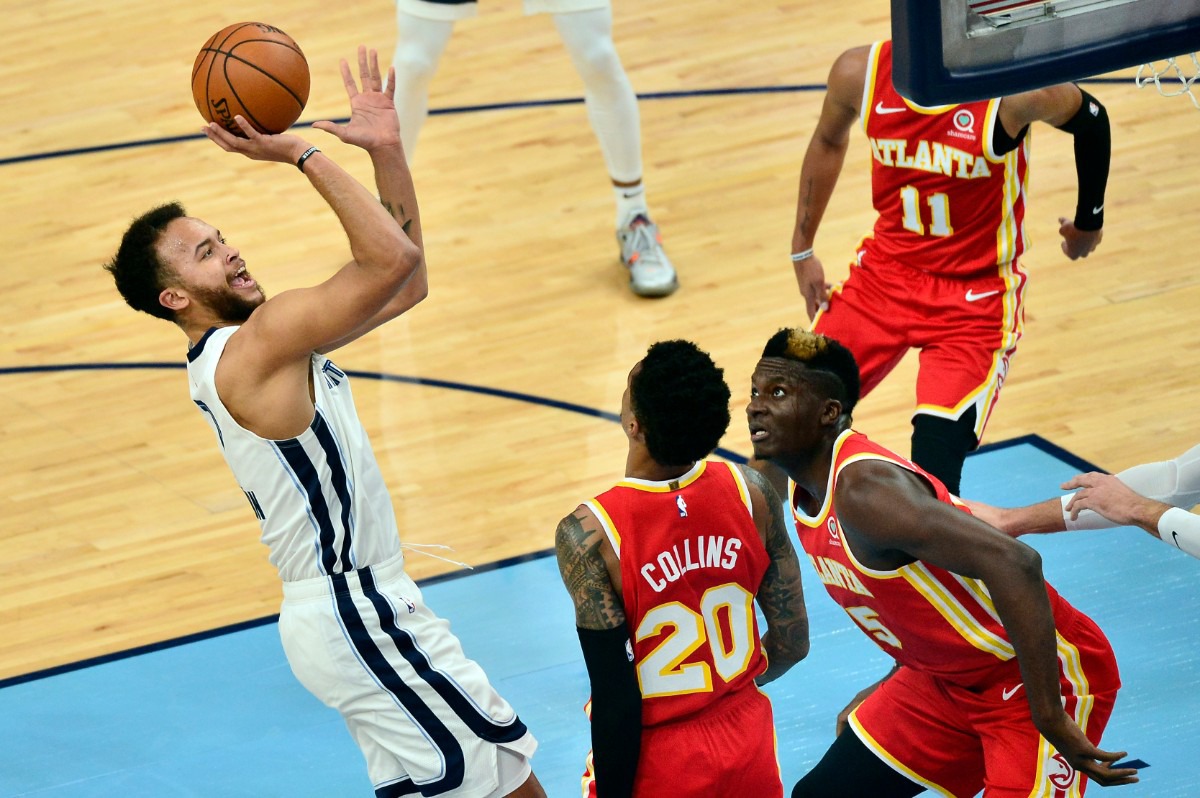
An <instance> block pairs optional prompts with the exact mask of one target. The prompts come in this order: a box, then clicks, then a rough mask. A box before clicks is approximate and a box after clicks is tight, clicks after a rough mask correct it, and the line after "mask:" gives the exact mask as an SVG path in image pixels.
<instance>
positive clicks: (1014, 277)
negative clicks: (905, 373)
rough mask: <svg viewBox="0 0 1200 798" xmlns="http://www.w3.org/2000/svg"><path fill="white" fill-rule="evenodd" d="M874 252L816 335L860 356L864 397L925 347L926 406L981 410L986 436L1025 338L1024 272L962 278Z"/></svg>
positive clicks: (921, 395) (842, 288)
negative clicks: (881, 257) (911, 353)
mask: <svg viewBox="0 0 1200 798" xmlns="http://www.w3.org/2000/svg"><path fill="white" fill-rule="evenodd" d="M872 257H873V256H872V255H871V254H870V253H869V252H867V251H866V250H864V251H863V253H862V258H861V261H860V262H859V263H857V264H855V265H852V266H851V268H850V275H849V277H847V278H846V280H845V281H843V282H842V283H840V284H839V285H837V286H835V287H834V289H833V293H832V295H831V296H830V299H829V309H828V310H826V311H821V312H819V313H818V314H817V317H816V318H815V319H814V320H813V331H814V332H818V333H821V334H822V335H826V336H828V337H830V338H833V339H836V340H837V341H838V342H840V343H841V344H842V345H843V346H845V347H846V348H847V349H849V350H850V351H851V352H853V353H854V358H855V360H856V361H858V368H859V372H860V374H861V377H862V395H863V396H866V395H867V393H869V392H870V391H871V390H872V389H873V388H874V387H875V386H876V385H878V384H879V383H880V382H881V381H882V380H883V378H884V377H886V376H887V375H888V374H889V373H890V372H891V370H892V369H893V368H895V367H896V364H898V363H899V362H900V359H901V358H902V357H904V355H905V353H906V352H908V350H910V349H918V350H920V368H919V370H918V374H917V410H916V412H918V413H928V414H930V415H934V416H939V417H942V418H948V419H952V420H953V419H957V418H959V417H961V416H962V414H963V413H964V412H966V411H967V410H968V409H969V408H971V407H974V408H975V437H976V439H979V438H981V437H982V436H983V430H984V427H985V426H986V425H987V420H988V417H989V416H990V415H991V413H992V409H993V407H994V406H995V404H996V399H997V397H998V396H999V394H1000V387H1001V386H1002V385H1003V384H1004V379H1005V377H1007V375H1008V367H1009V361H1010V360H1011V358H1012V356H1013V354H1014V353H1015V352H1016V348H1017V341H1018V340H1020V338H1021V332H1022V328H1023V326H1024V308H1023V305H1022V300H1023V296H1024V289H1025V274H1024V272H1022V271H1021V270H1020V267H1019V266H1018V265H1017V264H1015V263H1014V264H1013V265H1012V266H1011V267H1010V268H1008V269H1005V270H1004V271H1003V272H1002V270H1001V269H1000V268H999V267H998V268H997V270H996V273H995V274H990V275H986V276H983V277H975V278H967V279H962V278H954V277H944V276H939V275H934V274H929V273H928V272H923V271H921V270H920V269H914V268H912V267H909V266H904V265H901V264H898V263H894V262H891V261H887V262H884V263H876V262H873V260H872Z"/></svg>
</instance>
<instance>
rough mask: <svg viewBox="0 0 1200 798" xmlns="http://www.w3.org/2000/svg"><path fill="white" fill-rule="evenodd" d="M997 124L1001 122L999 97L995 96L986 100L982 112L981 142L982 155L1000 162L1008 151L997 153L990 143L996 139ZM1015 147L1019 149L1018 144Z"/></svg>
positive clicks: (992, 160)
mask: <svg viewBox="0 0 1200 798" xmlns="http://www.w3.org/2000/svg"><path fill="white" fill-rule="evenodd" d="M999 124H1002V123H1001V122H1000V98H996V99H994V100H989V101H988V106H987V110H986V111H984V112H983V141H982V142H981V143H982V144H983V157H984V158H987V159H988V160H989V161H991V162H992V163H1001V162H1002V161H1003V160H1004V157H1005V156H1006V155H1008V153H1005V154H1004V155H997V154H996V151H995V150H994V149H992V145H993V144H994V143H995V141H996V125H999ZM1005 132H1007V131H1005ZM1025 133H1026V135H1028V134H1029V131H1025ZM1017 149H1020V146H1018V147H1017Z"/></svg>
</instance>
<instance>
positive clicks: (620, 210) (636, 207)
mask: <svg viewBox="0 0 1200 798" xmlns="http://www.w3.org/2000/svg"><path fill="white" fill-rule="evenodd" d="M613 196H614V197H615V198H616V200H617V227H628V226H629V223H630V222H632V221H633V220H634V217H636V216H637V215H638V214H639V213H641V214H645V215H646V218H650V210H649V209H648V208H647V207H646V187H645V186H643V185H642V182H641V181H640V180H639V181H638V182H637V184H636V185H632V186H613Z"/></svg>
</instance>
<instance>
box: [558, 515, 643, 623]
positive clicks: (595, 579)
mask: <svg viewBox="0 0 1200 798" xmlns="http://www.w3.org/2000/svg"><path fill="white" fill-rule="evenodd" d="M603 542H604V532H603V531H602V530H600V529H597V528H592V529H587V528H585V527H584V524H583V521H582V520H581V519H580V517H579V513H578V512H576V513H572V514H571V515H568V516H567V517H566V518H564V519H563V520H562V521H560V522H559V524H558V531H557V532H556V533H555V535H554V547H555V553H556V554H557V556H558V570H559V573H560V574H561V575H562V580H563V584H564V585H566V587H567V592H568V593H570V595H571V600H572V601H573V602H574V603H575V623H576V625H577V626H579V627H580V628H581V629H615V628H616V627H618V626H621V625H623V624H624V623H625V608H624V606H623V604H622V601H621V597H620V596H619V595H617V592H616V590H615V589H614V588H613V584H612V580H611V579H610V578H609V576H608V568H607V567H606V566H605V564H604V557H603V556H602V555H601V553H600V547H601V545H602V543H603Z"/></svg>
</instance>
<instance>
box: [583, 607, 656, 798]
mask: <svg viewBox="0 0 1200 798" xmlns="http://www.w3.org/2000/svg"><path fill="white" fill-rule="evenodd" d="M575 631H576V632H578V633H579V645H580V647H581V648H582V649H583V662H584V664H585V665H586V666H587V672H588V678H589V679H590V680H591V683H592V762H593V767H594V768H595V772H596V796H597V798H629V796H631V795H633V778H634V775H635V774H636V773H637V764H638V755H639V754H640V753H641V746H642V693H641V690H640V689H639V688H638V682H637V673H635V672H634V669H633V658H632V656H631V653H632V651H631V650H630V649H629V630H628V629H627V628H626V627H625V625H624V624H622V625H621V626H618V627H617V628H616V629H602V630H601V629H579V628H576V630H575Z"/></svg>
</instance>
